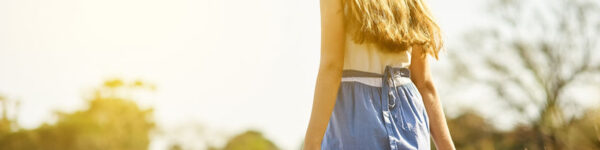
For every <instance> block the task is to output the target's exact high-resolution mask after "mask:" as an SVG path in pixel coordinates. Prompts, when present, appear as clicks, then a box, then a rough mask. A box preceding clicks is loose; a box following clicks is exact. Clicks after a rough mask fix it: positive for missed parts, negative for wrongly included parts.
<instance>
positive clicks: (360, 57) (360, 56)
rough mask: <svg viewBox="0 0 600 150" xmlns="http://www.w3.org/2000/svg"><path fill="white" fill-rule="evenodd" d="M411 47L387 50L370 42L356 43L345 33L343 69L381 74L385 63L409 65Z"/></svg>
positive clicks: (396, 65) (393, 65)
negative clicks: (394, 50) (392, 50)
mask: <svg viewBox="0 0 600 150" xmlns="http://www.w3.org/2000/svg"><path fill="white" fill-rule="evenodd" d="M411 51H412V49H408V50H406V51H403V52H388V51H382V50H379V49H377V47H376V46H375V45H374V44H372V43H363V44H357V43H355V42H354V41H353V40H352V36H350V34H349V33H346V50H345V52H344V70H358V71H366V72H373V73H379V74H383V72H384V70H385V66H386V65H390V66H392V67H408V66H410V56H411Z"/></svg>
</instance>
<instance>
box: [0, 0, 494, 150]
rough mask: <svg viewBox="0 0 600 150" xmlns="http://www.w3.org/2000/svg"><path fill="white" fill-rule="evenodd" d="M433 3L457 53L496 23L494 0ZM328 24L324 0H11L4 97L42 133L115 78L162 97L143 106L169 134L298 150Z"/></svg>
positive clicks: (6, 11)
mask: <svg viewBox="0 0 600 150" xmlns="http://www.w3.org/2000/svg"><path fill="white" fill-rule="evenodd" d="M430 5H431V7H432V10H433V12H434V14H435V16H436V17H437V18H438V20H439V22H440V24H441V26H442V29H443V30H444V32H445V34H446V38H447V41H448V42H449V45H452V44H451V43H452V41H455V40H456V39H454V38H458V35H460V33H462V32H463V31H464V30H465V29H468V28H472V27H474V26H477V25H478V24H484V23H485V21H486V19H485V17H483V16H482V15H481V13H482V12H483V11H484V9H485V3H484V2H482V1H473V0H453V1H448V0H430ZM319 27H320V26H319V2H318V1H314V0H313V1H302V0H295V1H293V0H252V1H248V0H169V1H166V0H150V1H148V0H102V1H93V0H53V1H44V0H2V1H0V94H2V95H4V96H7V97H9V98H11V99H18V100H20V101H21V103H22V104H21V108H20V112H19V118H18V119H19V123H20V124H21V125H22V126H24V127H26V128H35V127H37V126H38V125H40V124H41V123H44V122H49V121H52V120H53V119H54V117H53V114H52V112H53V111H54V110H61V111H74V110H79V109H83V108H85V101H84V100H83V96H84V95H85V94H86V93H87V92H89V91H90V89H91V88H93V87H96V86H97V85H99V84H101V82H102V81H103V80H105V79H110V78H113V77H118V78H123V79H126V80H134V79H143V80H146V81H149V82H151V83H154V84H156V85H157V87H158V89H157V91H156V92H154V93H151V94H150V96H145V97H143V98H140V99H139V100H138V102H139V103H140V104H142V105H144V106H146V107H154V108H155V116H156V120H157V122H158V124H159V126H160V127H162V128H165V129H169V128H177V127H178V126H180V125H181V124H189V123H198V124H202V125H203V126H204V127H205V128H206V129H207V130H212V131H219V132H221V131H222V132H224V134H226V135H227V136H228V135H232V134H235V133H238V132H241V131H244V130H246V129H257V130H260V131H262V132H264V134H265V135H266V136H267V137H268V138H270V139H272V140H273V141H274V142H275V143H276V144H278V145H279V146H281V147H283V148H284V149H292V148H298V147H299V146H300V144H301V141H302V139H303V135H304V132H305V129H306V125H307V122H308V119H309V112H310V108H311V102H312V96H313V95H312V94H313V90H314V83H315V78H316V75H317V67H318V61H319V51H320V49H319V48H320V47H319V44H320V28H319ZM443 57H444V56H443V55H442V61H438V62H436V63H434V65H439V64H440V63H444V62H445V61H444V60H443V59H444V58H443ZM441 91H442V92H443V91H444V89H441ZM447 103H451V102H447ZM199 142H201V141H199ZM164 144H165V142H164V141H162V142H161V140H155V141H154V143H153V145H152V149H163V148H164V146H165V145H164Z"/></svg>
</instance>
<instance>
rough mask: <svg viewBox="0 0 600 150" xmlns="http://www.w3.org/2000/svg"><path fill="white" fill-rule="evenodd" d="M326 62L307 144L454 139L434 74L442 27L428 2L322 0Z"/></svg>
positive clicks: (445, 149) (444, 147)
mask: <svg viewBox="0 0 600 150" xmlns="http://www.w3.org/2000/svg"><path fill="white" fill-rule="evenodd" d="M320 6H321V7H320V8H321V29H322V30H321V33H322V34H321V61H320V66H319V74H318V76H317V82H316V87H315V95H314V101H313V108H312V112H311V117H310V122H309V125H308V130H307V132H306V137H305V143H304V149H309V150H313V149H336V150H337V149H344V150H346V149H369V150H377V149H429V148H430V144H429V143H430V141H429V139H430V137H432V138H433V140H434V143H435V146H436V147H437V149H438V150H453V149H455V148H454V145H453V142H452V139H451V137H450V132H449V131H448V127H447V125H446V119H445V117H444V112H443V111H442V106H441V103H440V101H439V98H438V95H437V93H436V90H435V88H434V84H433V82H432V78H431V75H430V69H429V65H428V64H427V55H431V56H433V57H435V58H436V59H438V57H437V56H438V52H439V51H440V47H441V46H442V42H441V35H440V30H439V27H438V26H437V24H436V23H435V22H434V20H433V19H432V16H431V13H430V11H429V10H428V8H427V6H426V5H425V3H424V2H423V0H321V3H320Z"/></svg>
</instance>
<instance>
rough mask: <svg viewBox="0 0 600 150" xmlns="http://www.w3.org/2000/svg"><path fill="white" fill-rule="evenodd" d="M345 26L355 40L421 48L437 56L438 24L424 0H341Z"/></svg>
mask: <svg viewBox="0 0 600 150" xmlns="http://www.w3.org/2000/svg"><path fill="white" fill-rule="evenodd" d="M342 1H343V3H344V8H345V9H344V11H345V12H346V13H345V14H346V15H345V20H346V29H347V32H349V33H350V34H351V35H352V37H353V39H354V41H355V42H356V43H365V42H366V43H374V44H375V45H376V46H377V47H379V48H381V49H383V50H387V51H392V52H394V51H405V50H408V48H411V47H413V46H421V47H422V48H423V54H422V55H423V56H426V55H427V54H430V55H431V56H433V57H435V59H438V53H439V51H440V49H441V47H442V44H443V43H442V38H441V33H440V28H439V26H438V25H437V23H436V22H435V21H434V20H433V17H432V15H431V12H430V11H429V8H428V7H427V6H426V5H425V3H424V0H342Z"/></svg>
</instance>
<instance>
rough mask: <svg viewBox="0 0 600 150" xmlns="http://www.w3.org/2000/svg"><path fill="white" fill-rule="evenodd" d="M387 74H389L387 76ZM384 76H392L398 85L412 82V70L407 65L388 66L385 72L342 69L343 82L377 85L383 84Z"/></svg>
mask: <svg viewBox="0 0 600 150" xmlns="http://www.w3.org/2000/svg"><path fill="white" fill-rule="evenodd" d="M385 74H387V76H386V75H385ZM384 77H388V78H391V79H392V80H393V81H394V83H395V85H397V86H399V85H404V84H407V83H412V81H411V80H410V70H409V69H408V68H406V67H392V66H386V69H385V70H384V74H379V73H374V72H366V71H360V70H352V69H345V70H343V71H342V82H344V81H346V82H352V81H354V82H360V83H363V84H367V85H370V86H375V87H381V86H382V84H383V81H384V80H382V79H383V78H384Z"/></svg>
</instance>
